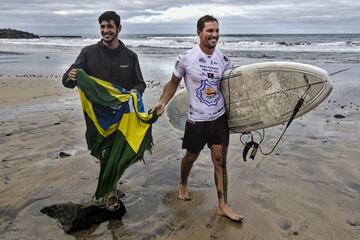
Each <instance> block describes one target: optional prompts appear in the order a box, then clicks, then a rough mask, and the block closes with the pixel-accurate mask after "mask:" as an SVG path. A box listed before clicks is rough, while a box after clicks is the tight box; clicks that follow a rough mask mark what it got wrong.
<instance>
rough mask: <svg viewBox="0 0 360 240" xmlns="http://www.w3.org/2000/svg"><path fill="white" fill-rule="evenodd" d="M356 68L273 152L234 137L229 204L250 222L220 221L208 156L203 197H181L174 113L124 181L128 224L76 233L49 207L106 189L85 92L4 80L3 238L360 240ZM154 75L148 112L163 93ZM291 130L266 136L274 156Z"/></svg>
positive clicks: (198, 168)
mask: <svg viewBox="0 0 360 240" xmlns="http://www.w3.org/2000/svg"><path fill="white" fill-rule="evenodd" d="M323 67H324V68H325V69H327V70H328V71H329V72H332V71H333V70H336V69H340V68H341V67H345V66H342V65H341V64H339V65H334V64H333V65H324V66H323ZM351 67H352V68H351V69H350V70H349V71H347V72H344V73H342V74H338V75H335V76H334V77H333V78H332V81H333V84H334V90H333V92H332V94H331V95H330V96H329V98H328V99H326V100H325V102H323V103H322V104H321V105H320V106H319V107H317V108H316V109H315V110H313V111H311V112H309V113H308V114H306V115H305V116H303V117H301V118H298V119H296V120H295V121H294V122H293V124H292V125H291V126H290V128H289V129H288V131H287V133H286V134H285V137H284V138H283V140H282V141H281V143H280V145H279V147H278V148H277V149H276V150H275V152H274V153H273V154H272V155H270V156H262V155H261V154H260V153H258V155H257V156H256V159H255V160H254V161H251V160H249V161H248V162H243V161H242V149H243V146H242V145H241V143H240V142H239V135H232V136H231V141H230V147H229V154H228V163H227V165H228V169H229V191H228V198H229V203H230V205H231V207H232V208H233V209H235V210H237V211H239V212H241V214H243V215H244V216H245V218H246V219H245V221H244V223H242V224H239V223H234V222H231V221H230V220H228V219H226V218H224V217H220V216H218V215H217V214H216V203H217V197H216V192H215V187H214V180H213V166H212V163H211V160H210V154H209V150H208V149H206V150H204V151H203V152H202V154H201V155H200V157H199V159H198V160H197V161H196V163H195V165H194V167H193V170H192V172H191V174H190V177H189V184H190V195H191V197H192V200H191V201H189V202H182V201H179V200H177V185H178V182H179V177H180V172H179V169H180V159H181V158H182V155H183V154H184V151H183V150H181V149H180V146H181V139H180V138H181V137H182V136H181V134H179V133H177V132H174V131H173V130H172V129H171V128H170V126H169V125H168V123H167V121H166V118H165V117H163V118H161V119H160V120H159V121H158V122H157V123H155V124H154V126H153V136H154V142H155V146H154V149H153V153H152V154H151V155H150V154H147V155H146V156H145V161H146V165H144V164H143V163H137V164H135V165H133V166H132V167H130V168H129V169H128V171H127V172H126V173H125V175H124V177H123V178H122V179H121V182H120V183H119V186H118V188H119V189H120V190H122V191H125V193H126V197H125V199H124V204H125V206H126V208H127V213H126V215H125V216H124V217H123V219H122V221H109V222H104V223H102V224H101V225H99V226H94V227H93V228H91V229H89V230H86V231H81V232H78V233H76V234H74V235H67V234H65V233H64V231H63V230H62V229H61V226H59V223H58V222H57V221H56V220H55V219H52V218H50V217H48V216H46V215H44V214H42V213H40V210H41V209H42V208H43V207H45V206H49V205H53V204H56V203H67V202H73V203H86V202H89V201H91V198H92V196H93V193H94V191H95V188H96V183H97V176H98V172H99V162H98V160H97V159H95V158H93V157H91V156H90V155H89V152H88V151H87V149H86V142H85V138H84V131H85V126H84V125H85V124H84V120H83V113H82V110H81V106H80V101H79V98H78V95H77V91H76V90H69V89H65V88H64V87H62V85H61V80H60V76H15V75H12V76H2V77H1V78H0V86H1V87H0V106H1V108H0V116H1V119H0V136H1V138H0V144H1V145H0V160H1V162H0V164H1V172H0V196H1V198H0V218H1V220H0V235H1V239H74V238H79V239H349V240H350V239H360V165H359V160H358V159H359V157H358V156H359V155H360V149H359V146H360V144H359V143H360V142H359V136H360V128H359V127H360V126H359V124H360V110H359V109H360V107H359V105H360V77H359V76H360V74H359V73H360V66H359V65H358V64H354V65H353V66H351ZM146 74H147V73H146V72H145V75H146ZM148 79H152V80H148V82H147V83H148V89H147V90H146V92H145V95H144V101H145V104H146V106H147V108H149V107H151V106H152V105H153V104H154V102H155V101H156V100H157V99H158V97H159V96H160V93H161V90H162V88H163V85H164V84H163V83H162V82H161V81H160V79H157V78H151V77H150V78H148ZM335 114H342V115H343V116H344V117H345V118H342V119H337V118H335V117H334V115H335ZM283 128H284V126H276V127H273V128H271V129H268V130H267V137H266V141H265V143H264V144H263V145H262V146H263V149H264V150H265V151H266V150H268V149H270V148H271V147H272V145H273V144H274V143H275V141H276V140H277V137H278V136H280V134H281V130H282V129H283ZM60 152H67V153H69V154H71V156H69V157H60V156H59V153H60Z"/></svg>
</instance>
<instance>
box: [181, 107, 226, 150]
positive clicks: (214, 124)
mask: <svg viewBox="0 0 360 240" xmlns="http://www.w3.org/2000/svg"><path fill="white" fill-rule="evenodd" d="M206 143H207V145H208V147H209V148H211V146H212V145H214V144H215V145H223V146H228V145H229V127H228V123H227V117H226V114H224V115H222V116H221V117H219V118H218V119H216V120H214V121H208V122H190V121H189V120H188V121H186V125H185V133H184V138H183V143H182V148H183V149H186V150H188V151H189V152H190V153H192V154H198V153H200V151H201V150H202V149H203V148H204V146H205V144H206Z"/></svg>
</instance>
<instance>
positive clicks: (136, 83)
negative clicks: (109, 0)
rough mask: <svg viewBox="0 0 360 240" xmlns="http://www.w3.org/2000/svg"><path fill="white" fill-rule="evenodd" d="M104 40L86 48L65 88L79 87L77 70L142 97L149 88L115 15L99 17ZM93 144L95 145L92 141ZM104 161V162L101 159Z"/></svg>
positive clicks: (112, 202) (114, 195)
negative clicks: (123, 36) (122, 39)
mask: <svg viewBox="0 0 360 240" xmlns="http://www.w3.org/2000/svg"><path fill="white" fill-rule="evenodd" d="M98 21H99V24H100V32H101V36H102V39H101V41H99V42H98V43H96V44H93V45H90V46H87V47H85V48H83V49H82V50H81V52H80V54H79V56H78V57H77V59H76V61H75V63H74V64H72V65H71V67H70V68H69V70H67V71H66V72H65V74H64V76H63V79H62V81H63V85H64V86H65V87H68V88H74V87H75V86H77V85H78V84H77V77H78V76H77V69H80V68H81V69H83V70H84V71H85V72H86V73H87V74H88V75H91V76H93V77H95V78H98V79H102V80H104V81H108V82H110V83H112V84H116V85H117V86H120V87H122V88H124V89H125V90H127V91H131V92H135V93H136V92H139V93H140V94H142V93H143V92H144V90H145V88H146V85H145V82H144V80H143V76H142V73H141V69H140V65H139V61H138V57H137V55H136V53H134V52H133V51H132V50H130V49H129V48H127V47H126V46H125V45H124V43H123V42H122V41H120V40H119V33H120V31H121V24H120V16H119V15H118V14H117V13H116V12H114V11H106V12H104V13H103V14H101V15H100V17H99V19H98ZM92 141H95V140H94V139H92ZM102 161H104V160H103V159H102ZM118 195H119V196H120V195H121V193H120V192H118V191H117V190H116V189H113V191H111V192H109V193H107V196H108V198H107V204H106V207H107V209H108V210H110V211H115V210H117V209H119V207H120V203H119V200H118Z"/></svg>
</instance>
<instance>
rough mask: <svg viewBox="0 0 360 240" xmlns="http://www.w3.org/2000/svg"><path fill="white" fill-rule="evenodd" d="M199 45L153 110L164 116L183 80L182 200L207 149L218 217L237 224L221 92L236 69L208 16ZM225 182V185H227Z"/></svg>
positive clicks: (184, 57)
mask: <svg viewBox="0 0 360 240" xmlns="http://www.w3.org/2000/svg"><path fill="white" fill-rule="evenodd" d="M197 34H198V36H199V40H200V43H199V45H197V46H195V47H194V48H192V49H190V50H188V51H186V52H184V53H183V54H180V55H179V59H178V61H177V62H176V64H175V69H174V72H173V74H172V77H171V79H170V81H169V82H168V83H167V84H166V86H165V88H164V90H163V92H162V95H161V97H160V99H159V101H158V102H157V103H156V104H155V106H154V111H155V112H156V114H157V115H158V116H161V115H163V113H164V110H165V106H166V104H167V103H168V102H169V101H170V99H171V98H172V97H173V96H174V94H175V92H176V89H177V88H178V86H179V83H180V81H181V79H182V78H183V77H184V82H185V85H186V89H187V91H188V96H189V103H190V104H189V114H188V120H187V122H186V127H185V133H184V138H183V144H182V148H183V149H186V150H187V151H186V154H185V156H184V157H183V159H182V162H181V180H180V185H179V199H181V200H190V196H189V193H188V186H187V180H188V176H189V174H190V171H191V168H192V166H193V163H194V162H195V160H196V159H197V158H198V156H199V154H200V152H201V150H202V149H203V147H204V146H205V144H207V145H208V147H209V148H210V149H211V159H212V161H213V164H214V171H215V174H214V175H215V185H216V190H217V194H218V214H219V215H221V216H226V217H228V218H230V219H231V220H234V221H241V220H242V219H243V216H242V215H240V214H238V213H236V212H235V211H233V210H232V209H231V208H230V207H229V205H227V203H226V190H227V182H226V176H227V172H226V168H225V167H224V166H226V155H227V147H228V143H229V129H228V125H227V118H226V115H225V106H224V98H223V96H222V94H221V92H220V80H221V78H222V75H223V73H224V71H225V70H227V69H230V68H232V67H233V64H232V63H231V61H230V59H229V58H228V57H226V56H225V55H224V54H223V53H221V52H220V51H219V50H218V49H216V45H217V42H218V40H219V23H218V20H217V19H216V18H214V17H212V16H209V15H205V16H203V17H201V18H200V19H199V20H198V22H197ZM224 180H225V181H224Z"/></svg>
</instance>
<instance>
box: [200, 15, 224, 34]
mask: <svg viewBox="0 0 360 240" xmlns="http://www.w3.org/2000/svg"><path fill="white" fill-rule="evenodd" d="M206 22H217V23H219V22H218V20H217V19H216V18H215V17H213V16H211V15H205V16H202V17H201V18H199V20H198V22H197V30H198V31H200V32H201V31H202V30H203V29H204V25H205V23H206Z"/></svg>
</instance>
